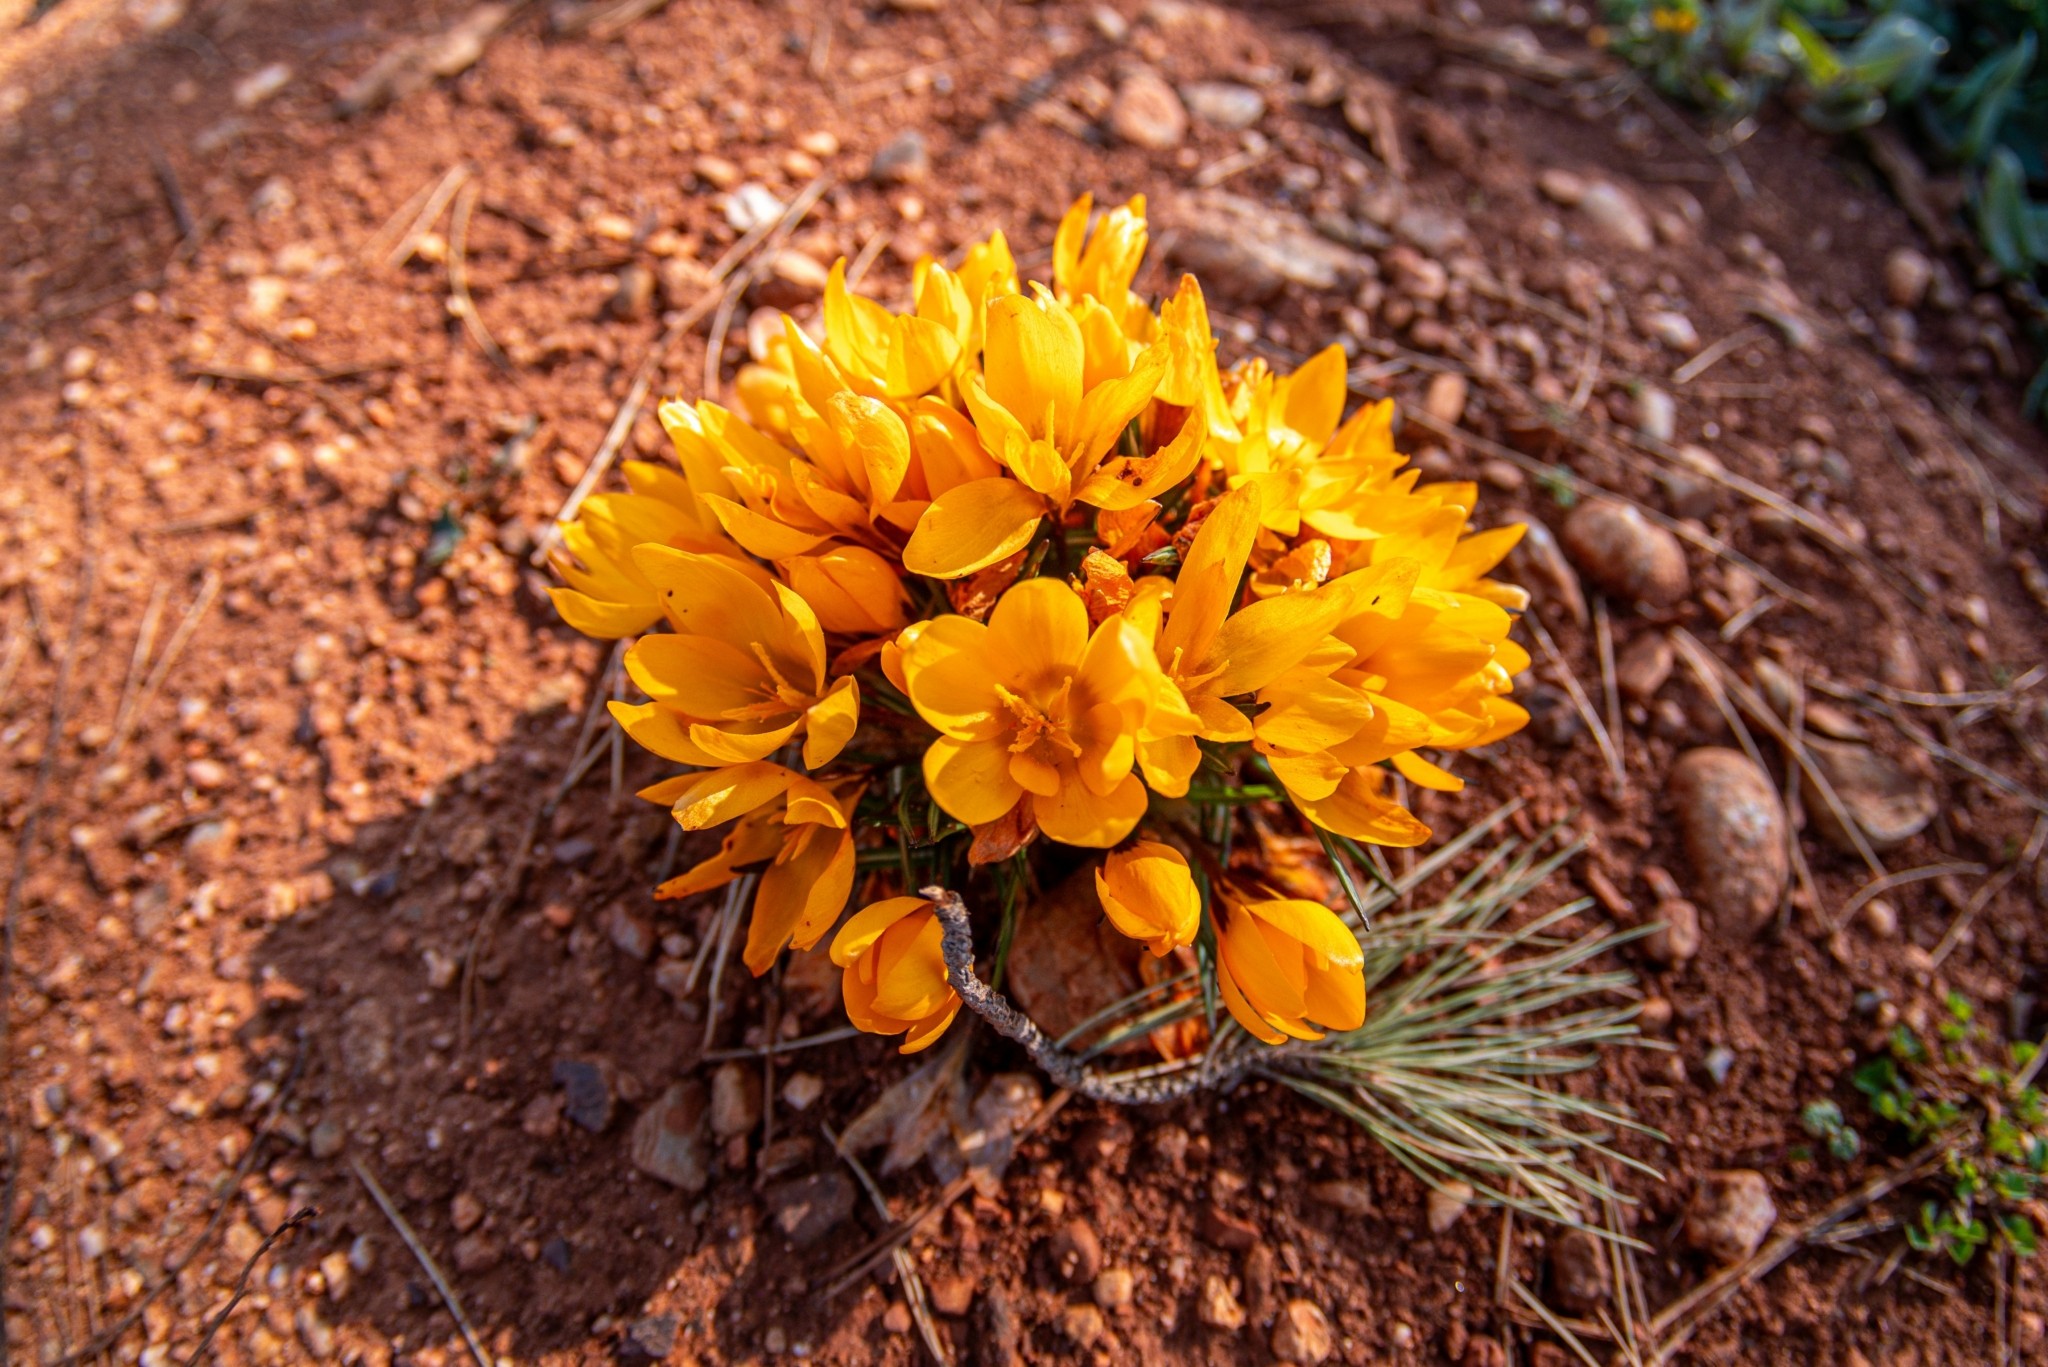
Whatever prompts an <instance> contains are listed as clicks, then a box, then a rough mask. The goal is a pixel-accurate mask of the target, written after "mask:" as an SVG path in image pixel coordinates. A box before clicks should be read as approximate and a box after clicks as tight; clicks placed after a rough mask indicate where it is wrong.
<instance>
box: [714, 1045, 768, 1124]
mask: <svg viewBox="0 0 2048 1367" xmlns="http://www.w3.org/2000/svg"><path fill="white" fill-rule="evenodd" d="M760 1123H761V1075H760V1073H759V1072H758V1071H757V1070H755V1069H753V1068H749V1067H747V1066H745V1065H744V1064H742V1063H740V1062H738V1061H737V1060H734V1061H731V1062H727V1063H721V1064H719V1065H718V1071H717V1072H715V1073H713V1074H712V1075H711V1133H713V1134H715V1135H717V1136H718V1137H719V1138H720V1139H731V1138H734V1137H735V1136H737V1135H743V1134H747V1133H749V1132H750V1131H751V1130H752V1129H753V1128H754V1127H755V1126H756V1125H758V1124H760Z"/></svg>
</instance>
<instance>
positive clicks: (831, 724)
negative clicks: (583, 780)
mask: <svg viewBox="0 0 2048 1367" xmlns="http://www.w3.org/2000/svg"><path fill="white" fill-rule="evenodd" d="M633 559H634V563H635V564H636V565H637V566H638V568H639V570H640V573H641V574H642V575H644V576H645V577H646V579H647V581H648V582H649V583H651V584H653V585H654V587H655V589H656V590H657V591H658V592H659V593H660V594H661V599H662V606H663V608H664V610H665V611H666V613H667V615H668V621H669V625H670V626H671V627H673V628H674V631H673V632H672V633H663V634H660V635H653V636H643V637H641V638H640V640H638V641H637V642H635V643H634V645H633V647H632V649H630V650H628V651H627V652H626V672H627V673H628V674H629V675H631V676H632V679H633V682H634V683H636V684H638V685H639V686H640V689H641V691H642V692H644V693H645V694H646V695H647V697H648V699H649V701H648V702H645V703H638V704H634V703H623V702H615V703H613V704H611V712H612V715H613V716H614V717H616V718H618V720H619V724H620V725H621V726H623V727H625V728H626V734H628V735H630V736H631V737H632V738H633V739H634V740H635V741H637V742H639V743H640V744H641V745H644V746H646V747H647V748H648V749H649V750H652V751H653V752H654V753H655V754H657V755H660V756H661V757H662V758H664V759H672V760H675V761H676V762H677V763H680V764H697V765H724V764H746V763H751V762H754V761H757V760H764V759H766V758H767V757H768V756H769V755H771V754H773V753H774V752H775V751H776V750H778V749H780V748H781V747H782V746H784V745H786V744H788V743H789V742H790V741H791V740H793V739H794V738H795V737H796V736H797V735H798V734H799V733H801V734H802V736H803V756H804V763H805V765H807V766H808V767H810V768H813V769H815V768H817V767H819V766H820V765H823V764H829V763H830V762H831V761H832V759H833V758H834V757H835V756H837V755H838V753H839V752H840V750H842V749H843V748H845V745H846V742H847V741H848V740H850V739H852V737H853V732H854V727H855V726H856V725H857V724H858V722H859V720H860V687H859V685H858V684H857V683H856V682H855V681H854V679H853V677H852V676H851V675H847V676H845V677H843V678H840V679H838V680H835V681H829V682H828V680H827V678H826V673H825V635H824V631H823V630H822V628H821V627H820V626H819V623H818V617H817V614H816V613H815V612H813V611H812V610H811V606H810V604H809V603H807V602H805V601H804V598H803V595H801V594H799V593H798V592H797V591H796V590H794V589H792V588H790V587H789V586H788V585H787V584H782V583H778V582H777V581H775V580H774V579H771V578H770V577H769V576H768V573H767V572H766V571H765V570H762V569H761V568H759V567H758V566H756V565H752V564H749V563H748V562H746V561H744V560H736V559H733V558H732V557H730V556H722V555H697V554H692V553H690V552H687V551H673V550H670V549H668V548H667V547H665V546H641V547H639V548H637V549H636V550H635V551H634V553H633Z"/></svg>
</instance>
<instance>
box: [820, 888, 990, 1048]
mask: <svg viewBox="0 0 2048 1367" xmlns="http://www.w3.org/2000/svg"><path fill="white" fill-rule="evenodd" d="M942 935H943V927H941V925H940V924H939V918H938V916H937V915H936V914H934V913H933V911H932V906H931V903H929V902H927V901H925V900H924V899H923V898H922V897H890V898H885V899H884V900H882V901H880V902H873V903H870V904H869V905H867V906H865V907H862V908H861V909H860V910H859V911H857V912H855V913H854V914H853V915H852V916H851V917H849V918H848V919H847V922H846V924H845V925H844V926H841V927H840V929H839V933H838V934H837V935H835V936H834V937H833V938H832V962H833V963H835V964H838V965H839V966H840V967H841V968H844V969H845V970H846V974H845V977H844V979H843V980H842V981H843V987H842V995H843V996H844V998H845V1001H846V1017H847V1019H848V1020H850V1021H852V1022H853V1023H854V1025H856V1026H858V1027H859V1028H860V1029H862V1030H865V1031H867V1032H868V1033H869V1034H871V1035H898V1034H900V1035H902V1036H903V1049H902V1052H903V1053H906V1054H914V1053H916V1052H917V1051H918V1050H920V1049H923V1048H925V1047H927V1046H928V1045H930V1044H931V1043H932V1042H933V1041H934V1040H936V1039H937V1038H938V1037H939V1036H940V1035H943V1034H945V1033H946V1027H947V1026H949V1025H951V1024H952V1023H953V1017H955V1016H957V1015H959V1014H960V994H959V993H957V992H955V991H954V990H953V987H952V985H951V983H950V982H948V980H947V977H946V959H945V955H944V954H943V953H941V952H940V947H939V942H940V939H941V937H942Z"/></svg>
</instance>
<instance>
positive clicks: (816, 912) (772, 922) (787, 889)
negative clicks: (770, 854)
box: [741, 826, 854, 978]
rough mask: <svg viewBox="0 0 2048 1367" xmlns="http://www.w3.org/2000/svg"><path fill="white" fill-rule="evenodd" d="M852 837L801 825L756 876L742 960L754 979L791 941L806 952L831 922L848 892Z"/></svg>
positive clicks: (852, 865)
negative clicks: (757, 881) (756, 889)
mask: <svg viewBox="0 0 2048 1367" xmlns="http://www.w3.org/2000/svg"><path fill="white" fill-rule="evenodd" d="M853 870H854V858H853V837H852V835H851V834H849V833H848V832H845V831H835V830H832V829H831V828H829V827H826V826H803V827H799V828H797V831H796V834H795V835H793V836H787V837H785V839H784V844H783V847H782V853H781V854H779V855H777V856H776V858H775V862H774V863H772V864H770V865H769V866H768V868H767V869H766V870H765V871H764V872H763V873H762V874H761V887H760V891H759V892H757V893H755V894H754V914H753V918H752V919H751V920H750V921H749V922H748V923H747V945H746V949H745V951H744V952H743V953H742V956H741V957H742V959H743V960H744V962H745V963H746V965H747V968H748V969H749V970H750V971H751V972H752V973H753V975H754V976H755V977H757V978H758V977H760V976H761V975H762V974H763V973H766V972H767V971H768V970H769V969H771V968H773V967H774V966H775V959H776V956H777V955H779V954H781V953H782V951H783V948H784V947H785V946H787V945H789V944H791V943H792V942H794V943H795V944H796V945H797V947H798V948H799V949H808V948H809V947H810V946H811V945H814V944H816V943H817V942H818V937H819V936H821V935H823V934H824V933H825V931H826V930H828V929H829V928H830V927H831V925H832V922H833V921H834V920H835V919H837V917H838V915H839V912H840V909H841V908H842V907H844V906H845V905H846V897H847V894H848V893H850V892H852V891H853Z"/></svg>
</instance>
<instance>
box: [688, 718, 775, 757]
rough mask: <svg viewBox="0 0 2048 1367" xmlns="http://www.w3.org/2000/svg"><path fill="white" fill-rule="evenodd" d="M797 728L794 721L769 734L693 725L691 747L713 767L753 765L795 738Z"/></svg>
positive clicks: (699, 723)
mask: <svg viewBox="0 0 2048 1367" xmlns="http://www.w3.org/2000/svg"><path fill="white" fill-rule="evenodd" d="M797 725H798V723H797V722H795V721H791V722H789V723H787V724H786V725H783V726H776V727H770V728H769V729H768V730H766V731H741V730H738V729H736V728H732V727H725V726H714V725H712V724H711V723H710V722H692V723H690V743H691V744H692V745H695V746H696V747H697V748H698V749H699V750H702V751H703V752H704V753H705V754H707V755H709V756H711V762H712V763H713V764H751V763H753V762H754V761H755V760H763V759H766V758H768V756H770V755H772V754H774V753H775V752H776V751H777V750H780V749H781V748H782V747H783V745H784V744H786V743H787V742H788V741H789V738H790V737H791V736H794V735H795V734H796V728H797Z"/></svg>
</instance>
